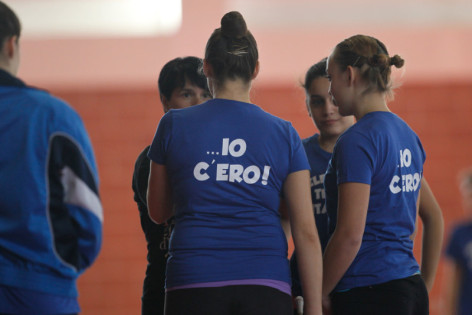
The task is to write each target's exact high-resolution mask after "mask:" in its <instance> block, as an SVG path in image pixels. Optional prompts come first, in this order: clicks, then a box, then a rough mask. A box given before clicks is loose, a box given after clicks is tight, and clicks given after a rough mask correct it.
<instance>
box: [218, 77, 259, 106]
mask: <svg viewBox="0 0 472 315" xmlns="http://www.w3.org/2000/svg"><path fill="white" fill-rule="evenodd" d="M250 90H251V83H250V82H248V83H246V82H244V81H242V80H241V79H236V80H229V79H227V80H226V81H224V82H223V83H222V84H221V85H220V86H218V87H217V88H215V90H214V92H213V97H214V98H223V99H227V100H233V101H239V102H245V103H250V102H251V100H250V97H249V91H250Z"/></svg>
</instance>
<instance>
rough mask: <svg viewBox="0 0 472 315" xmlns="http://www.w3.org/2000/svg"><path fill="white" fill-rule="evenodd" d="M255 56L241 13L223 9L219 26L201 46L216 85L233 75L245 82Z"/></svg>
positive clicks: (233, 77)
mask: <svg viewBox="0 0 472 315" xmlns="http://www.w3.org/2000/svg"><path fill="white" fill-rule="evenodd" d="M258 59H259V53H258V51H257V44H256V40H255V39H254V37H253V36H252V34H251V32H250V31H249V30H248V29H247V26H246V21H244V18H243V16H242V15H241V13H239V12H237V11H232V12H229V13H226V14H225V15H224V16H223V18H222V19H221V27H220V28H217V29H215V31H214V32H213V34H211V36H210V39H209V40H208V42H207V45H206V49H205V60H206V61H207V62H208V63H209V64H210V65H211V66H212V68H213V73H214V76H215V78H214V79H215V80H216V83H217V85H218V84H221V83H222V82H224V81H225V80H226V79H236V78H240V79H243V80H244V81H245V82H249V81H250V80H251V78H252V75H253V74H254V71H255V68H256V64H257V61H258Z"/></svg>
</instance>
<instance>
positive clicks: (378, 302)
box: [331, 275, 429, 315]
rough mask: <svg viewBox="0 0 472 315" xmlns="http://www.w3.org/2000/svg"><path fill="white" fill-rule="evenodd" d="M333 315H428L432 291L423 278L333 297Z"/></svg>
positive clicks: (403, 280)
mask: <svg viewBox="0 0 472 315" xmlns="http://www.w3.org/2000/svg"><path fill="white" fill-rule="evenodd" d="M331 301H332V310H333V315H357V314H359V315H361V314H362V315H379V314H382V315H427V314H429V299H428V291H427V290H426V286H425V284H424V281H423V279H422V278H421V276H420V275H414V276H411V277H408V278H404V279H398V280H392V281H389V282H385V283H381V284H376V285H372V286H366V287H359V288H354V289H351V290H348V291H346V292H335V293H333V294H332V295H331Z"/></svg>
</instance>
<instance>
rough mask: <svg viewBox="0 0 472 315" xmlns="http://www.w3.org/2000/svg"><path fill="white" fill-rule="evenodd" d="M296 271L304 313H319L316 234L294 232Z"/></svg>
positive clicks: (319, 277)
mask: <svg viewBox="0 0 472 315" xmlns="http://www.w3.org/2000/svg"><path fill="white" fill-rule="evenodd" d="M293 238H294V244H295V248H296V255H297V263H298V271H299V273H300V279H303V280H302V290H303V296H304V314H321V288H322V285H321V283H322V278H323V276H322V274H323V271H322V258H321V245H320V242H319V239H318V236H317V235H316V234H312V235H306V234H305V235H303V234H302V233H294V235H293Z"/></svg>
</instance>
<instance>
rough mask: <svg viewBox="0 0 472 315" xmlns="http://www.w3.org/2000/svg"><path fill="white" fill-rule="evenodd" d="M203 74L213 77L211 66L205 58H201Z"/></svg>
mask: <svg viewBox="0 0 472 315" xmlns="http://www.w3.org/2000/svg"><path fill="white" fill-rule="evenodd" d="M203 74H205V76H206V77H207V78H211V77H213V68H212V67H211V65H210V64H209V63H208V61H206V59H203Z"/></svg>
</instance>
